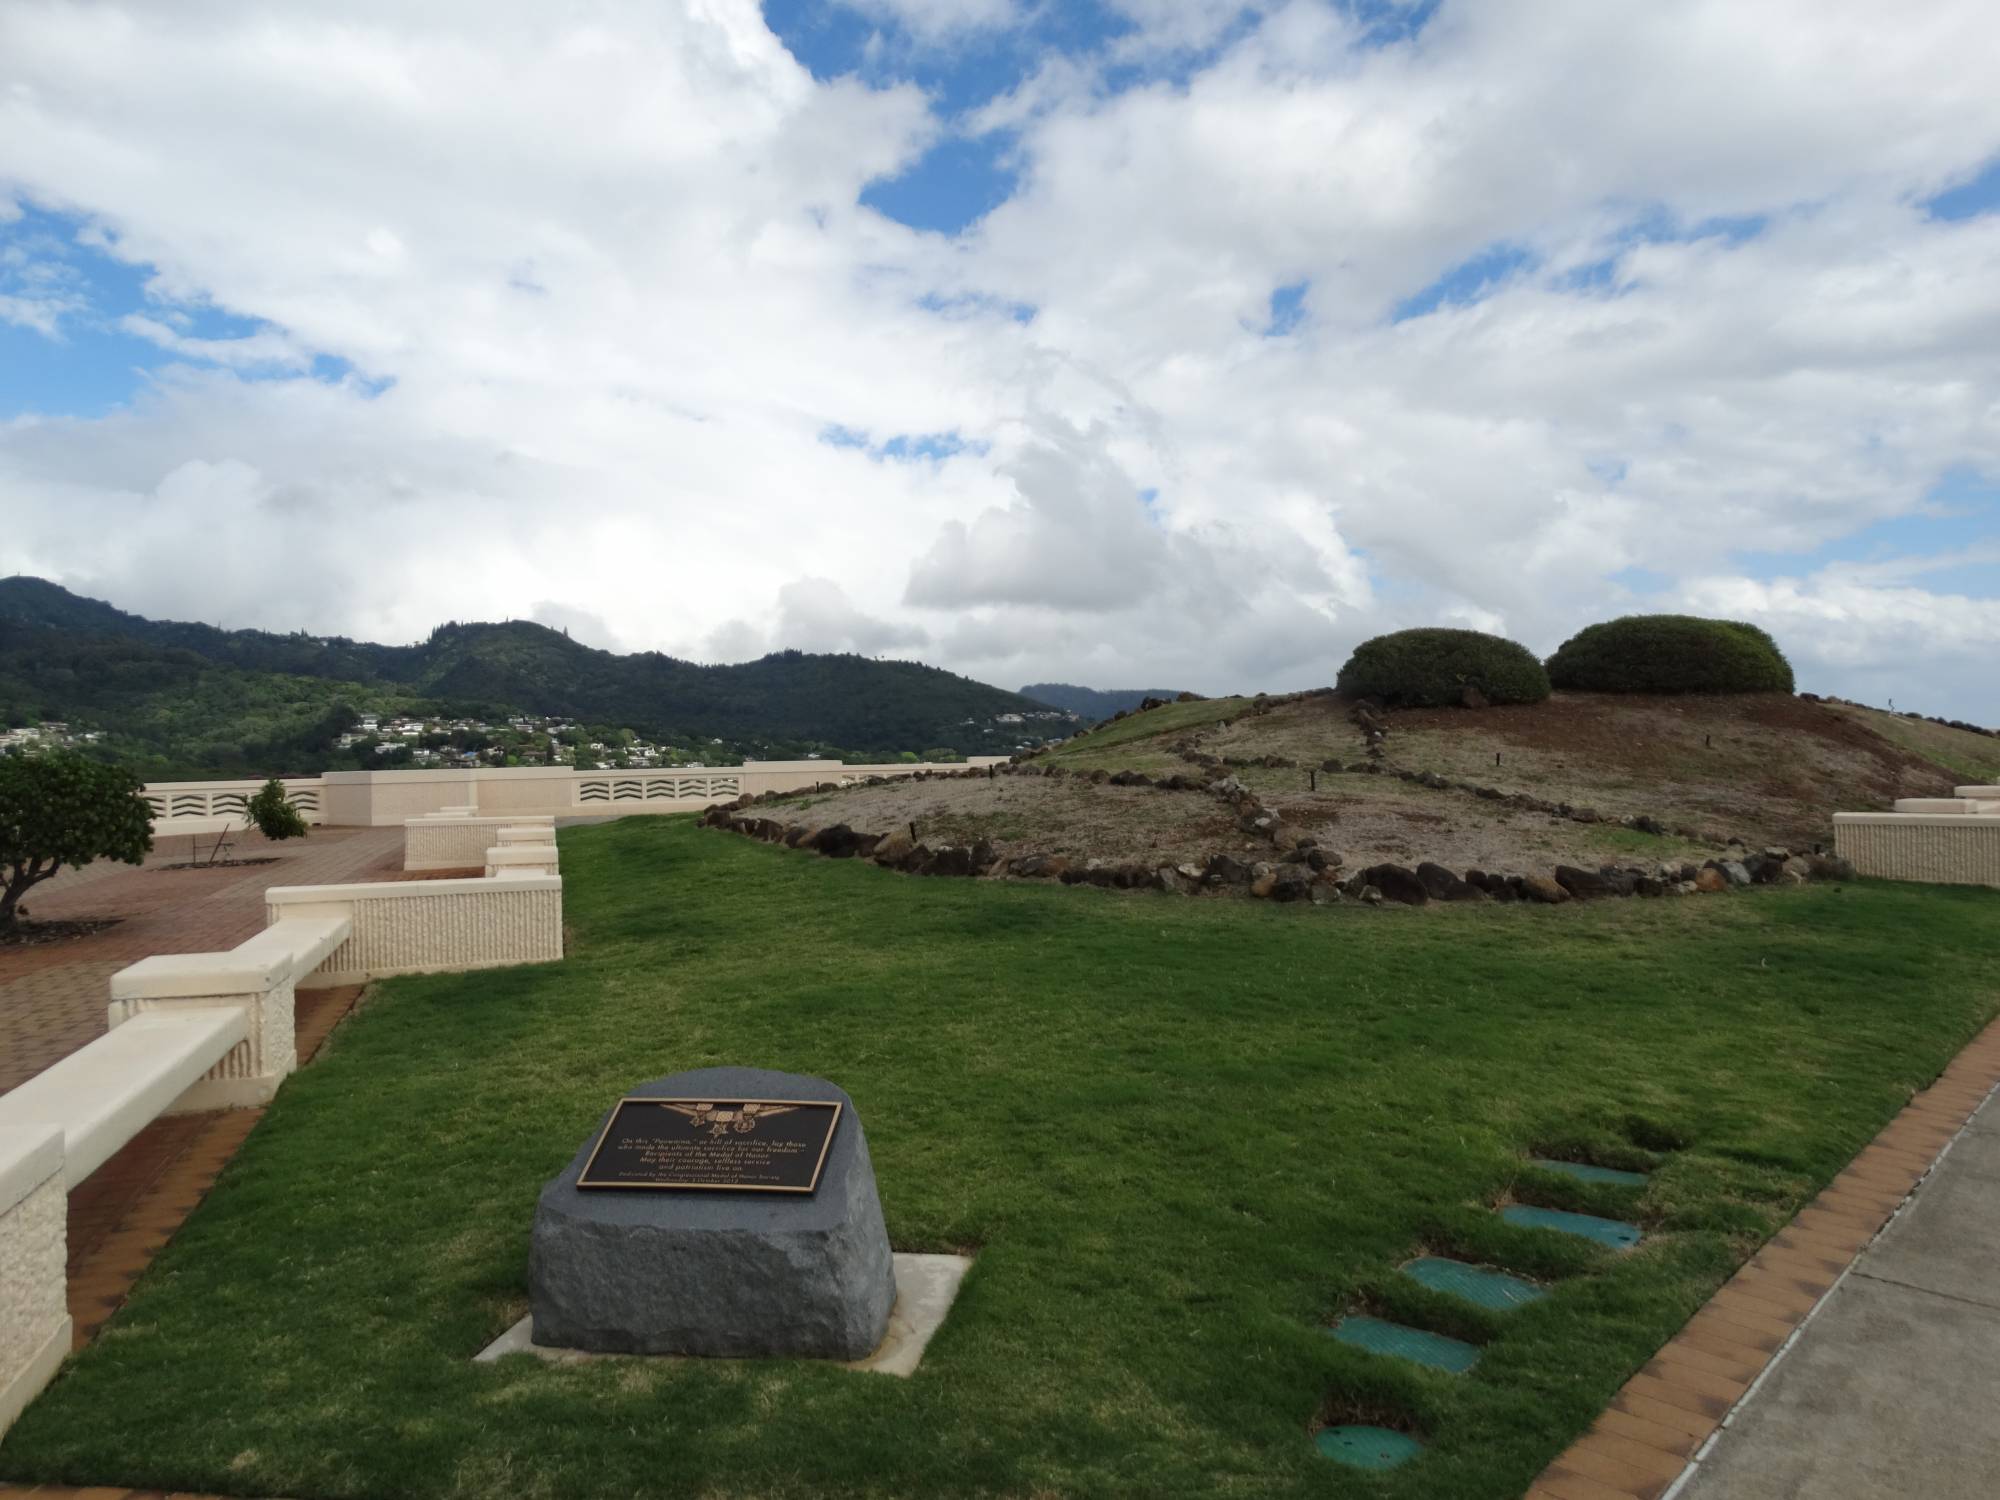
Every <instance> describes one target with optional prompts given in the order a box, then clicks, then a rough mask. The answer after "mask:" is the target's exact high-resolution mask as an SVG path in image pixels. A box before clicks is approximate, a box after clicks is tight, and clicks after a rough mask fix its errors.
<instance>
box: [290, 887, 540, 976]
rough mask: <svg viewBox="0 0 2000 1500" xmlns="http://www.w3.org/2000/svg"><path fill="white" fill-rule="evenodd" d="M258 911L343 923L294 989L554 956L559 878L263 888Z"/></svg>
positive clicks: (520, 961) (528, 961) (536, 959)
mask: <svg viewBox="0 0 2000 1500" xmlns="http://www.w3.org/2000/svg"><path fill="white" fill-rule="evenodd" d="M264 905H265V913H266V915H267V917H268V918H269V920H271V921H273V922H279V921H283V920H285V919H286V918H297V917H345V918H347V920H348V921H349V922H350V923H351V924H352V925H351V927H350V929H349V932H348V936H347V937H346V939H345V940H344V941H343V942H341V944H340V945H339V946H338V947H336V948H335V949H334V950H333V951H332V952H331V953H330V954H329V955H328V956H327V958H326V961H325V962H324V963H323V964H322V965H321V966H320V967H319V969H318V970H317V971H316V972H315V973H314V974H312V975H311V977H310V978H308V979H305V980H302V981H301V987H302V988H323V987H325V986H327V985H335V984H359V983H361V982H362V981H363V980H365V979H379V978H382V977H384V976H386V975H390V974H428V973H433V972H436V971H438V970H442V969H491V968H498V967H500V966H502V965H505V964H534V963H550V962H553V961H554V960H556V959H559V958H561V957H562V956H563V947H562V877H561V876H560V875H538V876H533V877H529V878H524V879H510V880H485V879H465V880H401V881H390V882H383V883H380V884H367V885H302V886H273V887H272V888H271V889H269V890H267V891H266V892H264Z"/></svg>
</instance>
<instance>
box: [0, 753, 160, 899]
mask: <svg viewBox="0 0 2000 1500" xmlns="http://www.w3.org/2000/svg"><path fill="white" fill-rule="evenodd" d="M143 788H144V783H143V782H141V781H140V780H139V778H138V777H137V776H134V775H133V774H132V773H131V772H130V771H128V770H125V769H124V768H123V767H121V766H107V765H101V764H99V763H98V762H96V761H90V760H85V759H84V758H83V757H82V756H80V755H73V754H69V753H66V752H59V753H56V754H51V755H19V756H6V757H0V881H4V882H5V883H4V885H0V931H5V930H7V929H10V928H12V927H13V926H14V925H15V922H16V920H17V917H18V911H19V907H20V902H21V898H22V896H24V895H26V894H27V892H28V890H29V888H30V887H31V886H34V885H36V884H38V883H39V882H41V881H44V880H47V879H48V878H49V877H50V876H51V875H53V874H55V873H56V871H58V870H60V869H62V868H63V867H64V866H65V865H68V866H72V867H77V866H82V865H87V864H89V863H90V862H91V861H92V860H94V859H116V860H122V861H123V862H124V863H126V864H128V865H136V864H139V863H141V862H143V861H144V860H145V858H146V851H147V850H149V849H151V848H152V847H153V809H152V808H151V807H150V806H148V805H147V802H146V799H145V798H144V797H142V796H141V795H140V792H141V791H142V790H143Z"/></svg>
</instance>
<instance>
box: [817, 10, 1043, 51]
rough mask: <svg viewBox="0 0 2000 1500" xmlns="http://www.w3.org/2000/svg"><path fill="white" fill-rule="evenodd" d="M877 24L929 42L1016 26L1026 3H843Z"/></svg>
mask: <svg viewBox="0 0 2000 1500" xmlns="http://www.w3.org/2000/svg"><path fill="white" fill-rule="evenodd" d="M839 3H840V4H843V5H845V6H846V7H847V8H848V9H849V10H853V11H858V12H859V13H860V14H862V15H864V16H866V17H868V18H869V19H870V20H872V21H875V22H877V23H882V22H895V23H896V24H898V25H900V26H902V27H904V28H905V29H906V30H908V31H909V33H910V34H911V35H912V36H913V37H916V38H918V39H919V40H922V41H926V42H936V41H939V40H941V39H944V38H949V37H954V36H958V35H962V34H964V33H967V32H977V31H998V30H1001V29H1003V28H1005V27H1008V26H1012V25H1015V24H1016V23H1018V22H1019V21H1020V20H1021V18H1022V14H1023V11H1024V9H1025V7H1024V5H1023V3H1022V0H839Z"/></svg>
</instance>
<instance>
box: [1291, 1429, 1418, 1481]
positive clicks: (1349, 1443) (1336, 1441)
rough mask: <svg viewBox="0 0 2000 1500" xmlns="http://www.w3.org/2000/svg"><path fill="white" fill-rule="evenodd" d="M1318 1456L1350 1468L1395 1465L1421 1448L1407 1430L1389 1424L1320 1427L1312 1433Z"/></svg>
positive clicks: (1394, 1466)
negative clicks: (1380, 1425) (1397, 1428)
mask: <svg viewBox="0 0 2000 1500" xmlns="http://www.w3.org/2000/svg"><path fill="white" fill-rule="evenodd" d="M1313 1446H1314V1447H1315V1448H1317V1449H1319V1451H1320V1454H1321V1456H1323V1457H1325V1458H1330V1459H1332V1460H1333V1461H1334V1462H1335V1463H1337V1464H1345V1465H1346V1466H1347V1467H1348V1468H1350V1469H1369V1470H1382V1469H1394V1468H1399V1467H1401V1466H1402V1465H1403V1464H1406V1463H1408V1462H1409V1461H1410V1460H1411V1459H1413V1458H1415V1457H1416V1456H1417V1455H1418V1454H1419V1453H1422V1452H1423V1451H1424V1445H1423V1444H1422V1443H1420V1442H1418V1441H1417V1440H1416V1439H1415V1438H1413V1437H1411V1436H1410V1435H1409V1434H1408V1433H1403V1432H1397V1431H1396V1430H1395V1429H1394V1428H1391V1427H1322V1428H1321V1429H1320V1430H1319V1431H1318V1432H1316V1433H1314V1434H1313Z"/></svg>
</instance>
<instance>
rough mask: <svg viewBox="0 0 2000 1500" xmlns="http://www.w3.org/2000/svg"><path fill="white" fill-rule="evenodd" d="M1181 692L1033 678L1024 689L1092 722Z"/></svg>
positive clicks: (1028, 694)
mask: <svg viewBox="0 0 2000 1500" xmlns="http://www.w3.org/2000/svg"><path fill="white" fill-rule="evenodd" d="M1179 695H1180V689H1179V688H1088V687H1078V686H1077V685H1076V684H1075V683H1072V682H1031V683H1029V684H1028V685H1027V686H1026V687H1024V688H1022V689H1021V696H1022V697H1024V698H1033V699H1034V700H1035V701H1036V702H1037V703H1046V704H1048V705H1049V706H1050V707H1051V708H1066V709H1068V710H1069V711H1070V712H1071V713H1073V714H1075V715H1077V716H1078V717H1079V718H1083V719H1087V720H1089V721H1091V722H1092V723H1096V722H1097V721H1099V720H1101V719H1108V718H1110V717H1111V716H1112V715H1113V714H1115V713H1117V712H1118V711H1119V710H1120V709H1132V708H1137V707H1138V706H1139V705H1140V704H1141V703H1144V702H1145V701H1146V700H1147V699H1148V698H1164V699H1167V700H1169V701H1171V700H1172V699H1174V698H1176V697H1178V696H1179Z"/></svg>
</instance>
